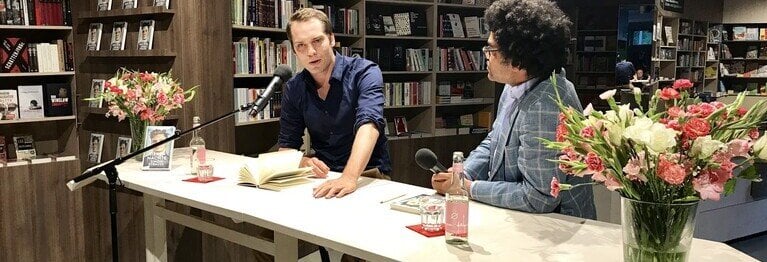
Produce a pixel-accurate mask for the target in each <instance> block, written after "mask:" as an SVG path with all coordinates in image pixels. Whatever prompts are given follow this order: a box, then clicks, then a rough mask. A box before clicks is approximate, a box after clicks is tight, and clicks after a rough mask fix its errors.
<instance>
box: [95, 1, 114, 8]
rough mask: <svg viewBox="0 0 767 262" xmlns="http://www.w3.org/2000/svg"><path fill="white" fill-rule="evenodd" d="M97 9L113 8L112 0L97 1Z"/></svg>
mask: <svg viewBox="0 0 767 262" xmlns="http://www.w3.org/2000/svg"><path fill="white" fill-rule="evenodd" d="M96 10H98V11H107V10H112V0H98V1H97V2H96Z"/></svg>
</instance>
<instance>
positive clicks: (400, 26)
mask: <svg viewBox="0 0 767 262" xmlns="http://www.w3.org/2000/svg"><path fill="white" fill-rule="evenodd" d="M394 28H395V29H396V30H397V35H411V34H412V32H411V31H410V13H396V14H394Z"/></svg>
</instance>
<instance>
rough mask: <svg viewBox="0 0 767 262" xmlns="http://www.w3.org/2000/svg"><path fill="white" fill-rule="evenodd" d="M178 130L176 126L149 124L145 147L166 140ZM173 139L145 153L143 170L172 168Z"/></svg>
mask: <svg viewBox="0 0 767 262" xmlns="http://www.w3.org/2000/svg"><path fill="white" fill-rule="evenodd" d="M175 132H176V127H175V126H148V127H146V132H145V133H144V137H145V138H144V147H147V146H149V145H151V144H154V143H157V142H160V141H162V140H165V139H166V138H168V137H170V136H172V135H173V133H175ZM171 158H173V141H170V142H168V143H165V144H163V145H161V146H158V147H156V148H154V149H152V151H149V152H146V153H144V156H143V159H142V161H141V170H170V164H171Z"/></svg>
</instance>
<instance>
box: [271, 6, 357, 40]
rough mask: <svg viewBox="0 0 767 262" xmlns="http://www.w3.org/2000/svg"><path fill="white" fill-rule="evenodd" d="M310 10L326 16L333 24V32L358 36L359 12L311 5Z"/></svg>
mask: <svg viewBox="0 0 767 262" xmlns="http://www.w3.org/2000/svg"><path fill="white" fill-rule="evenodd" d="M312 8H314V9H317V10H321V11H323V12H325V14H326V15H328V20H330V22H331V23H332V24H333V32H335V33H340V34H351V35H358V34H360V21H359V20H360V12H359V10H357V9H351V8H338V9H336V8H335V7H334V6H333V5H313V6H312ZM333 10H336V11H333ZM286 23H287V21H286Z"/></svg>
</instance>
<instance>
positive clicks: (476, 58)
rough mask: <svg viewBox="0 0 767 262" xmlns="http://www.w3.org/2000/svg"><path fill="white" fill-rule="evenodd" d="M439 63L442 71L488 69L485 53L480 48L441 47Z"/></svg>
mask: <svg viewBox="0 0 767 262" xmlns="http://www.w3.org/2000/svg"><path fill="white" fill-rule="evenodd" d="M438 51H439V56H438V57H437V63H438V64H439V70H440V71H480V70H487V64H486V63H485V53H484V52H482V51H479V50H465V49H463V48H461V47H440V48H439V49H438Z"/></svg>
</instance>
